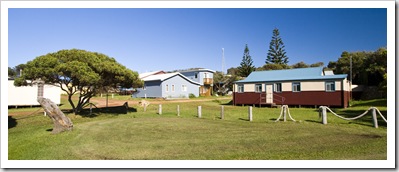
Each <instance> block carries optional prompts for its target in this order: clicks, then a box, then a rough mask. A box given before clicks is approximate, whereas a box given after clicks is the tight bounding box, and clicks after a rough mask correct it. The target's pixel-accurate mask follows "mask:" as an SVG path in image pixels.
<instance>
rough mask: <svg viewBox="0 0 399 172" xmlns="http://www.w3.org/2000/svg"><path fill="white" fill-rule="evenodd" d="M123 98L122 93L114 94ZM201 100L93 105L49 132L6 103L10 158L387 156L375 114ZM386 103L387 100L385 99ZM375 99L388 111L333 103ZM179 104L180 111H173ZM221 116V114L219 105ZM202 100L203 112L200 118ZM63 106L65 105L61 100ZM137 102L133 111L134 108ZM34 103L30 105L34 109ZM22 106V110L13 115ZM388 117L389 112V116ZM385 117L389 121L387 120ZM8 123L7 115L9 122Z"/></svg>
mask: <svg viewBox="0 0 399 172" xmlns="http://www.w3.org/2000/svg"><path fill="white" fill-rule="evenodd" d="M119 99H121V98H119ZM203 100H204V101H199V102H180V103H176V102H173V101H160V100H150V102H161V104H162V112H163V113H162V115H159V114H157V112H158V109H157V108H158V104H155V103H153V104H151V105H150V106H149V107H148V108H147V111H146V112H143V108H142V107H138V106H137V105H130V106H131V107H132V109H130V110H129V112H128V113H127V114H123V113H120V114H119V113H105V112H98V111H95V112H94V114H93V115H91V116H75V115H73V114H68V116H69V117H70V118H71V120H72V121H73V123H74V130H73V131H72V132H64V133H61V134H57V135H52V134H51V128H52V122H51V120H50V119H49V118H48V117H44V116H43V114H42V113H40V112H38V113H36V114H29V115H28V114H26V112H25V111H26V109H25V110H18V109H17V110H16V109H11V110H9V113H12V114H14V115H13V116H12V117H11V121H14V122H12V125H11V128H9V130H8V134H9V135H8V151H9V152H8V158H9V159H10V160H19V159H21V160H36V159H38V160H53V159H54V160H82V159H90V160H91V159H93V160H102V159H113V160H114V159H116V160H119V159H124V160H147V159H148V160H230V159H235V160H335V159H344V160H348V159H354V160H368V159H373V160H380V159H387V129H386V123H385V122H384V121H383V120H382V119H381V118H380V117H379V128H374V127H373V126H372V122H371V115H366V116H365V117H363V118H361V119H360V120H356V121H345V120H342V119H339V118H337V117H335V116H333V115H331V114H328V124H327V125H322V124H321V122H320V121H321V119H319V117H318V109H314V108H290V113H291V115H292V117H293V118H294V119H295V120H296V121H297V122H293V121H290V120H289V118H287V119H288V120H287V122H283V121H280V122H275V120H276V119H277V118H278V117H279V115H280V109H277V108H257V107H254V108H253V121H252V122H250V121H248V115H247V111H248V107H241V106H231V105H229V104H228V102H229V100H226V99H222V100H216V98H212V99H203ZM384 101H385V104H384V103H383V102H384ZM373 103H374V104H376V105H375V106H377V107H378V108H379V109H380V111H381V112H382V113H383V115H384V116H385V117H386V116H387V112H386V100H385V99H384V100H375V101H368V102H354V105H353V107H351V108H347V109H334V110H335V111H336V112H337V113H338V114H342V115H345V116H346V117H351V116H352V117H353V116H357V115H359V114H361V113H363V112H364V111H365V110H367V109H368V108H369V107H370V106H372V105H373ZM177 105H179V106H180V116H177V113H176V109H177ZM221 105H223V106H224V111H225V118H224V119H223V120H222V119H220V106H221ZM197 106H202V118H198V117H197ZM65 107H67V106H65ZM133 108H134V109H133ZM37 109H38V108H31V109H30V110H31V111H32V112H34V111H36V110H37ZM19 111H22V112H24V113H22V112H21V115H18V113H20V112H19ZM388 118H389V117H388ZM388 120H389V119H388ZM9 124H10V121H9Z"/></svg>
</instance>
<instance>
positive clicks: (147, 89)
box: [133, 81, 162, 98]
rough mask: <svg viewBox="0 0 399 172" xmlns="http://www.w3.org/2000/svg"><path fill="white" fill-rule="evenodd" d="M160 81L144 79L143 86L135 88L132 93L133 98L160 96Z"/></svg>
mask: <svg viewBox="0 0 399 172" xmlns="http://www.w3.org/2000/svg"><path fill="white" fill-rule="evenodd" d="M161 84H162V82H161V81H145V82H144V86H143V88H137V89H136V90H137V92H135V93H134V94H133V97H135V98H147V97H148V98H157V97H162V86H161Z"/></svg>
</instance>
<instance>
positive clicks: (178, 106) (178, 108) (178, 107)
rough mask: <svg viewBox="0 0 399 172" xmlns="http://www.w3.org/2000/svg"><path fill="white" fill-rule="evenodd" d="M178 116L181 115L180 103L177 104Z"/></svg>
mask: <svg viewBox="0 0 399 172" xmlns="http://www.w3.org/2000/svg"><path fill="white" fill-rule="evenodd" d="M177 116H180V105H177Z"/></svg>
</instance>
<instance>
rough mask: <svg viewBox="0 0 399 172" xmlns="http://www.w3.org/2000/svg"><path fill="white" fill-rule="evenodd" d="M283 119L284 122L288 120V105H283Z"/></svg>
mask: <svg viewBox="0 0 399 172" xmlns="http://www.w3.org/2000/svg"><path fill="white" fill-rule="evenodd" d="M283 119H284V122H285V121H287V106H283Z"/></svg>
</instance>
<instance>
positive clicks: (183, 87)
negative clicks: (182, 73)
mask: <svg viewBox="0 0 399 172" xmlns="http://www.w3.org/2000/svg"><path fill="white" fill-rule="evenodd" d="M181 91H183V92H186V91H187V85H184V84H182V85H181Z"/></svg>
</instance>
